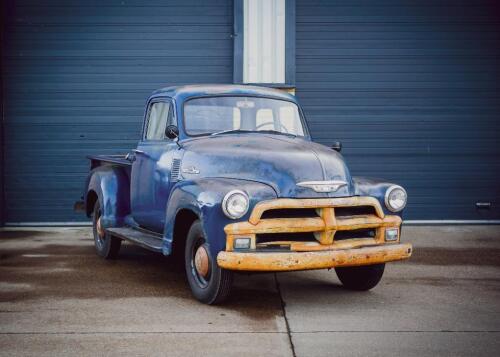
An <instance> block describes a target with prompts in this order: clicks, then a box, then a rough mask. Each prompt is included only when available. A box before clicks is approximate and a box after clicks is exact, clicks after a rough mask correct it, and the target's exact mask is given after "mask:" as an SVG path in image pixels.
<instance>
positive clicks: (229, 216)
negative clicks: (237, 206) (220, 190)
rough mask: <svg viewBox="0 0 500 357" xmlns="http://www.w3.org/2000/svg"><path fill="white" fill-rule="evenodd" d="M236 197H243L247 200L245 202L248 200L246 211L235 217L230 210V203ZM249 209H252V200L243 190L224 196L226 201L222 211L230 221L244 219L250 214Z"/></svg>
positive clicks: (230, 192) (223, 203) (223, 201)
mask: <svg viewBox="0 0 500 357" xmlns="http://www.w3.org/2000/svg"><path fill="white" fill-rule="evenodd" d="M235 195H241V196H243V197H244V198H245V200H246V209H245V211H244V212H242V213H238V214H236V215H233V214H231V213H230V212H229V210H228V202H229V200H230V199H231V198H232V197H233V196H235ZM249 208H250V198H249V197H248V195H247V194H246V193H245V192H244V191H242V190H231V191H229V192H228V193H226V195H225V196H224V199H223V200H222V211H223V212H224V214H225V215H226V217H228V218H230V219H238V218H241V217H243V216H244V215H245V214H246V213H247V212H248V209H249Z"/></svg>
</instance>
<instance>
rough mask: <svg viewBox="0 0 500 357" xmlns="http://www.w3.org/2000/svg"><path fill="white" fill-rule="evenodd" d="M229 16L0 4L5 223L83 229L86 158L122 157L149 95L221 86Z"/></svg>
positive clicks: (217, 11)
mask: <svg viewBox="0 0 500 357" xmlns="http://www.w3.org/2000/svg"><path fill="white" fill-rule="evenodd" d="M232 4H233V1H232V0H211V1H202V0H198V1H197V0H152V1H140V0H128V1H121V0H99V1H96V0H81V1H77V0H53V1H35V0H24V1H23V0H20V1H7V2H4V5H5V7H6V11H4V14H5V18H4V24H5V30H4V47H3V54H2V74H3V81H4V88H5V97H4V103H5V107H4V111H5V112H4V120H5V124H4V127H5V140H6V141H5V200H6V202H5V205H6V217H5V220H6V221H7V222H43V221H45V222H47V221H53V222H54V221H56V222H57V221H59V222H62V221H77V220H82V219H83V217H82V216H81V215H79V214H75V213H73V212H72V205H73V203H74V201H75V200H77V199H79V197H80V196H81V193H82V192H81V191H82V189H83V184H84V179H85V176H86V173H87V172H88V166H89V165H88V162H87V160H86V159H85V155H88V154H97V153H104V154H112V153H123V152H125V151H126V150H129V149H130V148H132V147H133V146H134V145H135V144H136V142H137V140H138V138H139V131H140V124H141V121H142V115H143V108H144V104H145V100H146V98H147V96H148V95H149V93H150V92H152V91H153V90H154V89H156V88H160V87H164V86H168V85H175V84H186V83H200V82H201V83H203V82H205V83H206V82H210V83H229V82H231V81H232V73H233V69H232V53H233V40H232V37H231V34H232V26H233V5H232Z"/></svg>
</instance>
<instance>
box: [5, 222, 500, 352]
mask: <svg viewBox="0 0 500 357" xmlns="http://www.w3.org/2000/svg"><path fill="white" fill-rule="evenodd" d="M403 240H406V241H412V242H413V243H414V245H415V248H416V249H415V253H414V256H413V258H412V259H411V260H410V261H409V262H405V263H393V264H391V265H389V266H388V267H387V269H386V275H385V276H384V279H383V281H382V282H381V284H379V286H378V287H376V288H375V289H374V290H373V291H371V292H368V293H355V292H349V291H345V290H343V289H342V288H341V286H340V285H339V282H338V280H337V278H336V276H335V273H334V272H328V271H313V272H299V273H285V274H278V275H277V276H275V275H274V274H262V275H252V276H239V277H238V282H237V284H236V289H235V292H234V295H233V297H232V299H231V301H229V302H228V303H227V304H226V305H224V306H218V307H209V306H205V305H202V304H200V303H197V302H196V301H194V300H193V299H192V298H191V297H190V292H189V290H188V287H187V285H186V283H185V281H184V277H183V275H182V274H181V273H180V272H179V271H176V270H175V269H173V266H172V263H171V262H169V260H168V259H166V258H163V257H161V256H159V255H155V254H153V253H149V252H147V251H144V250H142V249H140V248H137V247H134V246H130V245H125V246H124V247H123V250H122V254H121V258H120V259H119V260H117V261H113V262H108V261H103V260H101V259H99V258H98V257H97V256H96V255H95V254H94V251H93V245H92V240H91V239H90V229H89V228H66V229H54V228H45V229H41V228H34V229H31V230H4V231H0V355H2V356H16V355H37V356H55V355H95V354H103V355H122V356H123V355H144V356H146V355H147V356H151V355H168V356H175V355H180V356H191V355H192V356H199V355H207V356H208V355H214V356H220V355H224V356H233V355H234V356H246V355H252V356H261V355H266V356H294V355H295V356H336V355H338V356H366V355H370V356H372V355H376V356H384V357H385V356H392V355H401V356H473V355H479V356H491V355H499V354H500V227H498V226H496V227H495V226H475V227H474V226H469V227H468V226H462V227H405V230H404V233H403Z"/></svg>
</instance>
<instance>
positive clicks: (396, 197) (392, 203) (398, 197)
mask: <svg viewBox="0 0 500 357" xmlns="http://www.w3.org/2000/svg"><path fill="white" fill-rule="evenodd" d="M407 198H408V196H407V194H406V191H405V189H404V188H403V187H401V186H391V187H389V189H388V190H387V191H386V192H385V205H386V206H387V208H388V209H389V210H390V211H392V212H399V211H401V210H402V209H403V208H405V206H406V200H407Z"/></svg>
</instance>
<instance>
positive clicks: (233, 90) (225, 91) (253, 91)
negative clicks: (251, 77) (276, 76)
mask: <svg viewBox="0 0 500 357" xmlns="http://www.w3.org/2000/svg"><path fill="white" fill-rule="evenodd" d="M212 95H240V96H243V95H248V96H253V97H274V98H280V99H286V100H291V101H294V102H295V101H296V99H295V97H294V96H293V95H291V94H288V93H287V92H285V91H282V90H279V89H274V88H267V87H259V86H251V85H242V84H192V85H185V86H175V87H166V88H161V89H157V90H155V91H154V92H153V93H152V94H151V98H153V97H162V96H166V97H171V98H174V99H179V100H186V99H188V98H191V97H203V96H212Z"/></svg>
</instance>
